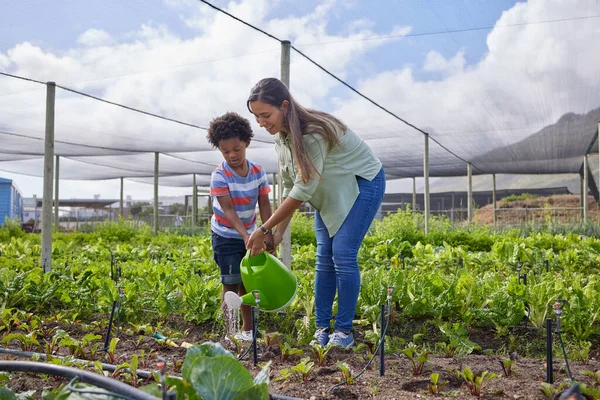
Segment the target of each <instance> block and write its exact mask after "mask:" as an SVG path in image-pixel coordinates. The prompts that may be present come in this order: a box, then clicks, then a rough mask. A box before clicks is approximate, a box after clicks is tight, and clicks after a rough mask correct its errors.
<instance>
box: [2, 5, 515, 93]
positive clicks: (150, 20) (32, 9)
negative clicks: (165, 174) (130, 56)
mask: <svg viewBox="0 0 600 400" xmlns="http://www.w3.org/2000/svg"><path fill="white" fill-rule="evenodd" d="M213 3H214V4H215V5H217V6H220V7H225V6H226V5H227V4H228V1H222V0H215V1H214V2H213ZM320 3H322V2H321V1H315V0H304V1H294V0H273V4H274V8H273V9H272V10H270V12H269V14H268V18H282V17H287V16H290V15H292V16H302V15H305V14H306V13H308V12H310V11H311V10H312V9H314V7H315V6H316V5H318V4H320ZM392 3H393V1H392V0H389V1H368V0H355V1H350V2H348V3H347V4H349V5H347V6H341V7H335V10H334V11H333V12H331V13H330V14H329V15H328V21H329V24H328V27H327V28H328V32H330V33H331V34H336V35H337V34H345V33H346V32H347V31H348V25H349V24H348V21H356V20H360V19H364V20H369V21H371V23H372V25H371V29H372V31H373V32H375V33H381V34H383V35H385V33H386V32H389V31H390V30H391V29H392V28H393V27H394V26H397V25H402V26H411V27H413V30H412V31H411V34H414V35H422V34H426V35H425V36H415V37H411V38H410V39H408V40H406V41H402V42H400V43H398V42H397V41H391V40H383V41H382V42H383V43H384V45H382V46H381V47H379V48H375V49H373V50H372V51H370V52H369V57H368V58H369V59H370V60H371V61H370V60H369V59H368V60H366V62H365V67H366V68H368V71H369V72H377V71H382V70H386V69H391V68H397V67H399V66H401V65H403V64H411V65H421V64H422V63H423V61H424V58H425V56H426V54H427V53H428V52H429V51H430V50H431V49H436V50H437V51H439V52H440V53H441V54H442V55H443V56H445V57H451V56H452V55H453V54H454V53H456V52H457V51H458V50H461V49H462V50H465V56H466V60H467V62H468V63H475V62H477V61H479V60H480V58H481V57H482V55H483V54H485V52H486V45H485V40H486V36H487V34H488V33H489V31H490V30H489V29H486V30H476V31H468V32H460V33H452V34H431V35H427V34H430V33H434V32H443V31H452V30H462V29H472V28H481V27H491V26H493V25H494V24H495V22H496V21H497V20H498V18H499V17H500V15H501V13H502V12H503V11H504V10H507V9H509V8H510V7H512V6H513V5H514V4H515V1H512V0H494V1H480V0H457V1H453V0H423V1H408V2H404V4H405V5H404V6H402V5H401V6H400V7H398V6H397V4H396V5H394V7H390V5H391V4H392ZM194 8H206V9H208V6H206V5H204V4H202V3H200V2H195V1H190V2H187V3H186V4H180V5H175V4H166V3H165V2H164V1H159V0H151V1H147V2H142V1H120V0H105V1H102V2H89V1H78V0H60V1H56V2H53V1H39V2H35V4H34V5H33V4H32V3H29V4H27V3H26V2H13V4H11V5H10V6H8V7H6V6H5V7H3V10H2V14H3V20H4V21H6V23H5V24H2V26H0V51H3V52H6V51H7V50H9V49H10V48H12V47H14V46H15V45H16V44H18V43H22V42H30V43H32V44H34V45H37V46H40V47H41V48H42V49H44V50H46V51H53V52H57V53H61V52H65V51H68V50H69V49H71V48H74V47H78V46H80V44H79V43H78V40H77V39H78V37H79V36H80V35H81V34H82V33H84V32H85V31H87V30H88V29H90V28H94V29H101V30H104V31H106V32H107V33H109V34H110V35H111V36H115V37H122V36H124V35H127V34H128V33H130V32H133V31H136V30H138V29H139V27H140V26H141V25H143V24H146V25H150V26H160V25H164V26H166V27H168V29H169V30H170V31H171V32H173V33H175V34H176V35H178V36H179V37H181V38H182V39H191V38H193V37H194V36H195V35H197V34H198V31H197V30H196V29H192V28H190V27H189V26H187V25H186V24H185V23H184V22H183V21H182V14H186V13H187V12H190V10H192V9H194ZM272 33H273V34H274V35H277V32H272ZM282 39H286V38H283V37H282ZM385 43H387V44H388V45H386V44H385ZM293 44H294V45H296V46H298V47H299V48H300V49H301V50H302V51H304V52H305V53H306V54H307V55H309V56H310V55H311V53H312V52H313V50H314V49H315V48H317V47H325V48H327V47H328V46H335V45H336V44H335V43H331V44H321V45H319V44H316V43H315V42H310V41H309V42H308V43H307V42H306V41H305V40H302V39H300V40H298V42H295V43H293ZM307 45H308V46H307ZM417 72H418V74H417V77H418V78H420V79H425V80H426V79H436V78H439V76H437V75H436V74H435V73H427V72H425V71H421V70H418V71H417ZM363 75H364V74H363V71H362V70H357V69H354V70H352V69H351V70H350V71H349V75H348V79H349V80H350V81H354V82H355V81H356V80H357V79H359V78H360V77H361V76H363Z"/></svg>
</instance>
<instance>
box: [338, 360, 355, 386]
mask: <svg viewBox="0 0 600 400" xmlns="http://www.w3.org/2000/svg"><path fill="white" fill-rule="evenodd" d="M335 364H336V365H337V366H338V368H339V369H340V371H341V373H342V381H343V382H344V383H346V384H348V385H351V384H352V383H354V371H352V369H351V368H350V366H349V365H348V364H346V363H345V362H341V361H339V360H338V361H336V363H335Z"/></svg>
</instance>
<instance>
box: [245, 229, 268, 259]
mask: <svg viewBox="0 0 600 400" xmlns="http://www.w3.org/2000/svg"><path fill="white" fill-rule="evenodd" d="M246 250H250V256H252V257H254V256H255V255H258V254H261V253H263V252H264V251H265V234H264V233H262V231H261V230H260V229H257V230H255V231H254V232H252V235H250V237H249V238H248V240H247V241H246Z"/></svg>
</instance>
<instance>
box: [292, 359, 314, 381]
mask: <svg viewBox="0 0 600 400" xmlns="http://www.w3.org/2000/svg"><path fill="white" fill-rule="evenodd" d="M314 366H315V363H314V362H312V361H310V358H308V357H304V358H303V359H302V360H300V362H299V363H298V364H296V365H294V366H293V367H292V371H293V372H296V373H297V374H298V375H299V376H300V378H301V379H302V382H308V376H309V375H310V373H311V371H312V370H313V367H314Z"/></svg>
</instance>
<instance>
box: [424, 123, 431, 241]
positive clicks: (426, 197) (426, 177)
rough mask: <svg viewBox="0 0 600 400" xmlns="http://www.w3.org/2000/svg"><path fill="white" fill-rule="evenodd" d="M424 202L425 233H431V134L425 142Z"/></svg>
mask: <svg viewBox="0 0 600 400" xmlns="http://www.w3.org/2000/svg"><path fill="white" fill-rule="evenodd" d="M423 179H424V180H425V182H424V191H423V204H424V205H425V207H424V209H425V215H424V221H425V235H427V234H429V207H430V206H429V135H425V144H424V149H423Z"/></svg>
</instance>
